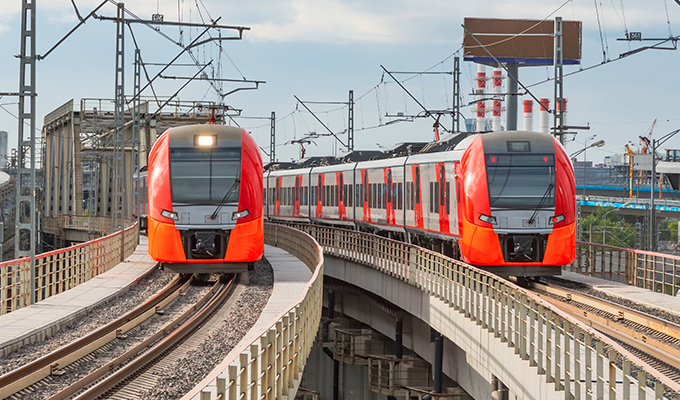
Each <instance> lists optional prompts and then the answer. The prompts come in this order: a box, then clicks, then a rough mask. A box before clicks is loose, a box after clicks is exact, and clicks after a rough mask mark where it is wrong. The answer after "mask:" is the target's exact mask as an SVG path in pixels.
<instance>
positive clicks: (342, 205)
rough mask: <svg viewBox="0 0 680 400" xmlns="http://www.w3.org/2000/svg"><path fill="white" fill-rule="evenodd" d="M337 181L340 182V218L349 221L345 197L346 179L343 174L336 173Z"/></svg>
mask: <svg viewBox="0 0 680 400" xmlns="http://www.w3.org/2000/svg"><path fill="white" fill-rule="evenodd" d="M336 180H337V182H338V218H340V220H341V221H344V220H346V219H347V208H346V207H347V204H346V203H347V199H346V196H345V177H344V175H343V173H342V172H337V173H336Z"/></svg>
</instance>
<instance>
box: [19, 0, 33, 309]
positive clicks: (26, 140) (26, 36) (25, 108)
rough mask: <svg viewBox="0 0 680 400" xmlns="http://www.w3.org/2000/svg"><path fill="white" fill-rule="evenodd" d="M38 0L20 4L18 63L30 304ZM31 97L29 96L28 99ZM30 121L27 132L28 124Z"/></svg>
mask: <svg viewBox="0 0 680 400" xmlns="http://www.w3.org/2000/svg"><path fill="white" fill-rule="evenodd" d="M35 42H36V32H35V1H34V0H23V1H22V6H21V53H20V58H19V62H20V67H19V129H18V131H17V134H18V139H19V140H18V143H19V149H18V152H19V154H18V157H17V164H18V165H17V177H16V179H17V188H16V192H17V193H16V196H17V197H16V206H15V207H16V212H15V215H16V224H15V237H14V238H15V239H14V240H15V243H14V258H19V257H30V259H31V274H30V275H31V277H30V279H31V284H30V287H31V292H30V300H29V302H30V304H33V303H34V302H35V254H36V251H35V246H36V244H37V240H36V227H37V213H36V208H35V197H36V180H35V97H36V83H35V67H36V54H35ZM27 97H28V99H27ZM27 125H28V131H29V132H28V135H27V134H26V132H25V127H26V126H27Z"/></svg>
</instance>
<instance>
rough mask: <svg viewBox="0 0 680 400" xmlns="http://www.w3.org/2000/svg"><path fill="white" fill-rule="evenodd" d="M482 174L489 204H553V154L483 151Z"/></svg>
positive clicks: (505, 206) (511, 206)
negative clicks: (484, 155) (484, 164)
mask: <svg viewBox="0 0 680 400" xmlns="http://www.w3.org/2000/svg"><path fill="white" fill-rule="evenodd" d="M486 176H487V181H488V190H489V205H490V206H491V207H501V208H516V207H522V208H523V207H538V206H541V207H543V208H550V207H554V205H555V156H554V155H551V154H487V155H486Z"/></svg>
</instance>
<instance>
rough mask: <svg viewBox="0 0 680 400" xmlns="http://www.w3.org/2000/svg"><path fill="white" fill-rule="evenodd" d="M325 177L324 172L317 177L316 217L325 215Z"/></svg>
mask: <svg viewBox="0 0 680 400" xmlns="http://www.w3.org/2000/svg"><path fill="white" fill-rule="evenodd" d="M323 178H324V174H319V175H318V177H317V181H316V193H317V202H316V214H315V216H316V218H321V217H322V215H323V201H324V193H323V189H324V188H323Z"/></svg>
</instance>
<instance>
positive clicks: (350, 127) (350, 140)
mask: <svg viewBox="0 0 680 400" xmlns="http://www.w3.org/2000/svg"><path fill="white" fill-rule="evenodd" d="M347 104H348V107H347V108H348V109H349V115H348V116H347V151H354V90H350V91H349V102H348V103H347Z"/></svg>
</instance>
